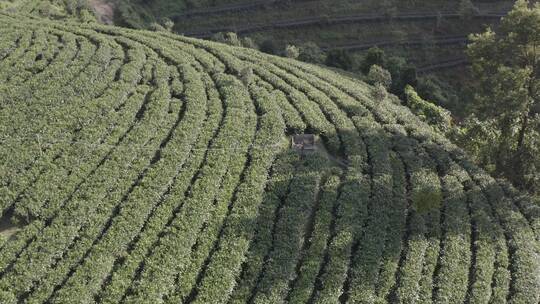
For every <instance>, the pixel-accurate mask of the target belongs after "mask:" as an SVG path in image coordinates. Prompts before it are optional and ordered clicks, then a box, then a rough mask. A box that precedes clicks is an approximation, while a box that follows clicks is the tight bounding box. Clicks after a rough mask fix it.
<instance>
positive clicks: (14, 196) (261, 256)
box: [0, 3, 540, 304]
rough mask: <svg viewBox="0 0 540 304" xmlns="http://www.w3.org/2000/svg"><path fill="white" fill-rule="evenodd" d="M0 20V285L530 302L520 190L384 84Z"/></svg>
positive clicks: (127, 295)
mask: <svg viewBox="0 0 540 304" xmlns="http://www.w3.org/2000/svg"><path fill="white" fill-rule="evenodd" d="M193 4H195V3H193ZM0 23H1V24H2V27H0V33H1V34H2V35H0V50H2V54H0V104H1V105H2V106H1V108H0V115H1V118H2V119H0V131H1V132H0V133H1V134H4V135H6V134H8V135H6V136H3V137H2V138H1V139H0V140H1V142H2V144H1V145H0V159H2V160H3V161H2V162H0V171H1V172H2V173H5V174H1V175H0V211H1V213H2V214H7V213H10V212H13V213H14V217H16V218H20V219H21V221H20V224H21V227H20V230H18V231H17V232H16V234H15V235H13V237H11V238H10V239H9V240H7V241H6V242H5V243H4V244H2V246H1V247H0V272H1V273H2V275H1V276H0V302H2V303H4V302H6V303H17V302H28V303H72V302H85V303H86V302H97V303H120V302H125V303H246V302H250V301H251V302H253V303H272V304H273V303H286V302H288V303H296V302H313V303H336V302H351V303H362V302H370V303H387V302H391V303H394V302H415V301H416V302H418V301H420V300H422V301H426V302H430V301H433V300H436V301H437V302H441V303H442V302H456V303H462V302H465V301H469V299H470V302H473V301H478V302H482V303H487V302H489V301H490V300H491V299H492V300H493V301H494V302H504V301H506V300H508V301H509V302H514V303H533V304H536V303H538V301H539V300H540V294H538V292H537V291H538V290H540V288H539V287H540V283H539V282H540V281H539V279H540V277H539V273H540V262H539V261H538V259H537V257H538V256H537V254H538V239H539V237H540V222H539V221H538V219H537V214H538V209H537V208H535V206H536V205H534V202H532V201H531V200H530V199H529V198H528V197H526V196H522V195H521V194H520V192H518V191H516V190H515V189H513V188H512V187H511V186H508V185H505V184H504V183H502V182H499V181H496V180H494V179H493V178H492V177H491V176H489V175H487V174H486V173H485V172H484V171H482V170H480V169H478V167H476V166H475V165H473V164H472V163H471V162H470V161H469V160H468V158H467V157H466V156H464V155H463V153H461V152H460V150H459V149H457V148H456V147H455V146H454V145H452V144H451V143H450V142H449V141H448V139H446V138H445V137H444V136H443V135H442V134H441V133H440V132H435V131H434V130H433V128H432V127H430V126H429V125H428V124H426V123H425V122H423V121H422V119H421V118H420V117H418V116H417V115H414V114H413V113H412V112H411V110H410V109H409V108H408V107H405V106H402V105H400V104H398V103H396V100H397V97H396V96H393V95H391V94H388V93H386V90H385V89H384V87H383V86H382V85H380V84H379V85H378V86H377V87H373V86H370V85H368V84H366V83H363V82H361V81H358V80H356V79H353V78H350V77H346V76H343V75H342V74H339V73H337V72H334V71H331V70H329V69H325V68H321V67H319V66H317V65H312V64H305V63H302V62H300V61H297V60H290V59H287V58H280V57H277V56H267V55H265V54H262V53H260V52H257V51H256V50H253V49H247V48H240V47H231V46H228V45H226V44H223V43H216V42H212V41H204V40H197V39H192V38H187V37H183V36H177V35H174V34H172V33H169V32H167V31H159V32H153V33H152V32H149V31H137V30H127V29H122V28H118V27H111V26H105V25H99V24H95V23H90V24H84V25H76V24H74V23H61V22H57V21H51V20H47V19H44V18H35V17H32V18H29V17H24V16H22V15H6V14H1V15H0ZM374 69H375V68H374ZM379 88H382V89H383V90H384V92H385V96H384V98H373V93H374V92H375V91H376V90H377V89H379ZM411 96H413V97H415V98H416V97H418V96H417V95H414V94H412V93H411ZM415 102H417V103H418V104H419V105H422V100H420V99H419V100H416V99H415ZM420 108H421V109H422V107H420ZM426 111H427V110H426ZM427 112H428V113H429V111H427ZM29 121H31V122H32V123H28V122H29ZM295 133H314V134H316V135H318V136H317V137H318V138H320V141H319V142H318V143H317V145H316V147H317V150H316V151H313V152H312V153H307V152H306V153H303V154H301V153H298V151H296V150H291V149H289V144H288V142H289V141H290V138H289V136H288V135H290V134H295ZM36 270H39V271H36Z"/></svg>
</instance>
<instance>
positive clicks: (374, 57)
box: [360, 47, 386, 74]
mask: <svg viewBox="0 0 540 304" xmlns="http://www.w3.org/2000/svg"><path fill="white" fill-rule="evenodd" d="M385 58H386V55H385V53H384V51H383V50H381V49H380V48H378V47H372V48H370V49H369V50H368V51H367V53H366V55H365V56H364V60H363V61H362V64H361V66H360V69H361V71H362V73H364V74H367V73H368V72H369V69H370V68H371V66H372V65H374V64H376V65H379V66H382V67H383V66H385V63H386V62H385V61H386V60H385Z"/></svg>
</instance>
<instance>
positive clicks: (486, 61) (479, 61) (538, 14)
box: [465, 0, 540, 192]
mask: <svg viewBox="0 0 540 304" xmlns="http://www.w3.org/2000/svg"><path fill="white" fill-rule="evenodd" d="M539 33H540V4H538V3H536V4H531V5H530V6H529V4H528V2H527V1H523V0H520V1H517V2H516V4H515V6H514V9H513V10H512V11H511V12H510V13H509V14H508V16H506V17H504V18H503V20H502V24H501V27H500V28H499V29H498V32H497V33H495V32H493V31H492V30H491V29H488V30H487V31H486V32H485V33H483V34H478V35H474V36H472V37H471V39H472V43H471V44H470V45H469V47H468V55H469V57H470V59H471V61H472V63H473V71H474V74H475V76H476V78H477V79H478V82H479V84H478V86H477V87H476V95H475V110H474V113H475V114H476V116H477V117H478V118H479V119H480V120H481V121H482V124H483V125H489V126H486V127H485V128H484V129H486V128H487V129H493V130H494V131H493V132H496V134H497V135H498V136H497V138H496V139H495V140H493V141H492V142H490V146H489V147H487V146H486V147H484V148H480V149H478V148H477V146H478V145H480V144H481V143H482V142H483V143H484V144H487V142H485V141H484V140H482V139H481V138H478V137H475V135H476V134H478V133H477V131H476V130H477V129H478V127H477V126H476V125H474V124H473V125H472V126H466V127H465V128H466V129H467V130H466V131H465V132H466V134H470V135H471V137H468V142H471V143H473V144H472V145H471V146H472V147H475V148H474V149H476V150H481V151H489V150H490V151H491V152H490V153H489V154H490V155H489V158H490V159H491V160H492V162H491V163H490V166H493V167H494V171H493V172H494V173H495V174H498V175H502V176H505V177H507V178H509V179H510V180H511V181H512V182H514V183H515V184H516V185H518V186H519V187H522V188H525V189H529V190H531V191H533V192H535V191H537V188H535V187H536V184H537V180H538V169H537V168H538V164H539V163H540V158H538V154H537V153H536V151H537V150H538V141H539V138H540V133H539V131H538V130H540V125H539V124H538V122H539V119H538V114H537V113H535V111H534V109H535V107H536V106H537V105H538V104H540V78H539V76H540V64H539V63H540V48H539V45H540V34H539ZM469 129H470V130H469ZM465 147H467V146H465ZM482 154H483V153H482ZM482 154H480V155H477V157H478V158H480V159H482V160H486V158H487V157H486V156H485V155H482Z"/></svg>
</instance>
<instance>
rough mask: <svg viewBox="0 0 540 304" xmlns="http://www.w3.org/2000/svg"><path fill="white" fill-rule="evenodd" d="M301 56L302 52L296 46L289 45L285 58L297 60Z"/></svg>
mask: <svg viewBox="0 0 540 304" xmlns="http://www.w3.org/2000/svg"><path fill="white" fill-rule="evenodd" d="M299 55H300V50H299V49H298V48H297V47H296V46H294V45H291V44H289V45H287V47H286V48H285V56H286V57H287V58H292V59H296V58H298V56H299Z"/></svg>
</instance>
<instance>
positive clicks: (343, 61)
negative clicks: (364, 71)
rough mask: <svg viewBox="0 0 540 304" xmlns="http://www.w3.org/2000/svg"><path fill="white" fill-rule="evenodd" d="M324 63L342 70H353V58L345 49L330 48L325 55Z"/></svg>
mask: <svg viewBox="0 0 540 304" xmlns="http://www.w3.org/2000/svg"><path fill="white" fill-rule="evenodd" d="M326 65H329V66H332V67H336V68H340V69H343V70H353V69H354V60H353V58H352V56H351V54H350V53H349V52H348V51H346V50H331V51H330V52H328V56H327V57H326Z"/></svg>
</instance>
